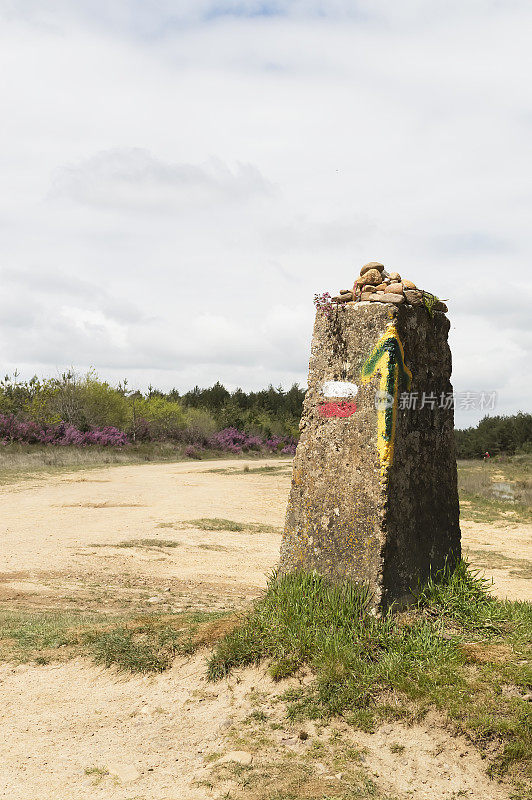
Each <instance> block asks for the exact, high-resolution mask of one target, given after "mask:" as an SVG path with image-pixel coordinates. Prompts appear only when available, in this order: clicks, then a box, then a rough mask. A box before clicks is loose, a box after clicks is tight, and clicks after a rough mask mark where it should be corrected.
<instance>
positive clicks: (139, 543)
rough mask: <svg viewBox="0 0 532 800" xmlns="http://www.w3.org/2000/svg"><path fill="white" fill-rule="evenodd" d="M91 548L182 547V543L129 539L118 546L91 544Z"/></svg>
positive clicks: (118, 543)
mask: <svg viewBox="0 0 532 800" xmlns="http://www.w3.org/2000/svg"><path fill="white" fill-rule="evenodd" d="M90 547H126V548H127V547H143V548H148V549H149V548H152V547H156V548H159V547H181V542H177V541H176V540H175V539H127V540H126V541H125V542H117V543H116V544H91V545H90Z"/></svg>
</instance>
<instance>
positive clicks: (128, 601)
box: [0, 460, 532, 800]
mask: <svg viewBox="0 0 532 800" xmlns="http://www.w3.org/2000/svg"><path fill="white" fill-rule="evenodd" d="M246 464H247V465H248V466H249V472H243V471H242V470H243V468H244V467H245V465H246ZM268 465H271V466H272V467H274V468H276V471H274V472H270V473H268V472H255V471H254V470H256V469H257V467H264V466H268ZM289 483H290V462H289V461H288V460H286V461H284V462H279V461H278V460H275V461H273V460H272V461H270V462H263V461H261V462H256V461H249V462H246V461H239V462H236V461H234V460H231V461H224V462H221V461H218V462H200V463H197V464H196V463H194V464H190V463H179V464H161V465H159V464H156V465H153V464H150V465H145V466H144V465H141V466H127V467H113V468H106V469H101V470H90V471H87V472H77V473H75V474H71V475H62V476H59V477H51V478H49V479H46V480H39V481H34V482H32V481H29V482H25V483H20V484H12V485H10V486H6V487H3V488H2V489H1V490H0V512H1V516H0V519H1V527H0V531H1V533H0V536H1V552H2V567H1V575H0V603H1V604H2V606H3V607H4V608H10V609H11V608H16V607H20V608H25V609H27V608H35V609H42V608H54V609H56V608H75V609H94V610H96V609H97V610H100V611H101V610H102V609H106V610H115V609H118V608H120V609H124V608H127V609H129V610H130V609H135V610H136V609H139V610H147V609H151V610H153V608H154V607H156V608H157V610H160V611H165V610H171V611H178V610H183V609H187V608H198V609H201V608H205V609H209V610H211V609H213V608H224V609H228V608H235V607H236V608H241V607H242V606H244V605H245V604H246V603H247V602H248V601H249V600H250V598H252V597H253V596H255V595H256V594H257V593H259V592H260V590H261V589H262V588H263V587H264V585H265V582H266V575H267V574H268V572H269V571H270V570H271V569H272V568H273V567H274V565H275V563H276V559H277V557H278V552H279V544H280V529H281V527H282V524H283V520H284V511H285V506H286V500H287V495H288V489H289ZM200 518H210V519H213V518H214V519H215V518H224V519H227V520H232V521H234V522H236V523H242V524H244V526H245V525H246V524H249V523H255V524H260V525H262V526H266V529H265V530H261V531H259V532H253V531H250V530H246V529H244V530H236V531H232V532H231V531H225V530H224V531H216V530H214V531H210V530H205V529H204V528H203V527H202V526H201V525H198V524H194V523H190V522H187V521H190V520H197V519H200ZM268 526H270V528H268ZM463 534H464V545H465V546H466V548H468V550H469V551H470V557H471V560H472V562H473V563H477V564H479V565H481V566H483V567H484V568H485V572H486V574H487V575H488V576H492V577H493V578H494V581H495V584H494V589H495V591H496V593H497V594H499V595H500V596H502V597H504V596H508V597H511V598H520V599H526V598H528V599H530V597H531V593H530V585H531V584H530V580H529V578H527V575H529V574H530V566H531V562H532V528H531V527H530V526H529V527H525V526H512V525H508V526H505V527H499V526H497V525H491V526H488V525H481V524H475V523H464V524H463ZM161 539H165V540H170V541H172V542H176V543H177V544H176V546H175V547H171V548H165V549H164V552H162V551H161V549H160V548H155V547H150V546H149V545H145V546H141V547H122V546H119V545H121V543H124V542H129V543H131V541H132V540H144V541H146V540H148V541H150V540H158V541H160V540H161ZM527 565H528V566H527ZM527 570H528V571H527ZM204 658H205V654H204V653H203V654H201V653H200V654H196V655H195V656H194V657H192V658H190V659H180V660H178V661H176V663H175V665H174V667H173V668H172V669H171V670H170V671H168V672H166V673H164V674H162V675H158V676H149V677H138V676H135V677H124V676H119V675H117V674H116V673H115V672H114V671H113V670H103V669H99V668H96V667H94V666H92V665H91V664H89V663H88V662H86V661H82V660H76V661H71V662H68V663H65V664H48V665H43V666H37V665H20V666H13V665H2V666H0V725H1V726H2V728H3V730H8V731H9V735H8V736H7V737H5V738H4V739H3V742H2V743H1V744H0V765H1V766H0V796H1V797H5V798H9V800H88V799H89V798H90V799H91V800H93V798H102V799H103V800H203V799H204V798H222V797H224V796H233V795H232V794H231V792H233V790H234V787H235V781H234V780H233V779H232V778H231V774H230V773H229V774H226V775H225V777H223V776H222V778H221V779H220V780H219V781H218V782H217V783H216V785H215V786H214V788H213V787H212V777H211V776H212V769H213V766H212V765H213V763H214V761H212V760H211V759H215V758H216V757H218V756H220V759H219V761H217V762H216V763H220V762H223V759H224V757H226V758H227V754H228V753H229V752H230V751H232V750H237V751H239V753H240V755H238V759H240V760H242V759H243V760H244V762H243V763H240V764H237V767H238V768H239V769H248V768H249V769H250V775H251V774H252V770H253V769H262V768H264V769H265V770H266V772H267V770H268V769H270V771H272V770H273V771H275V770H277V772H276V774H281V772H282V769H286V764H288V765H289V768H290V769H292V770H293V769H294V763H296V762H295V761H294V758H295V759H296V761H297V759H299V760H300V761H301V763H302V764H304V765H305V769H307V771H308V769H310V767H309V766H308V765H309V764H311V766H312V770H314V772H315V787H316V792H315V794H316V796H326V795H327V793H329V794H330V795H331V796H334V795H335V792H336V794H337V795H338V794H339V792H340V790H341V789H342V781H345V776H344V777H342V775H344V773H342V772H331V768H330V765H328V764H327V763H325V762H324V763H321V762H319V761H316V759H310V756H309V755H308V753H309V752H310V750H309V748H310V747H311V746H312V744H313V743H314V742H316V741H322V742H325V741H329V740H328V739H327V737H330V735H331V727H330V726H329V727H327V726H325V727H324V728H323V729H318V728H316V727H312V726H307V728H308V731H307V732H308V733H309V738H308V739H307V740H305V741H302V740H301V739H300V738H299V737H298V728H296V727H293V726H291V725H290V723H289V722H288V721H287V720H286V718H285V717H284V714H283V710H282V704H280V703H277V702H276V698H277V697H278V696H279V693H280V692H281V691H283V690H284V689H285V688H286V683H284V684H281V685H279V684H275V685H274V684H272V682H271V681H270V680H269V679H268V678H267V677H266V675H265V673H264V671H262V670H245V671H242V672H240V673H238V674H237V675H234V676H232V677H231V679H230V680H228V681H224V682H221V683H220V684H217V685H214V686H213V685H210V684H206V682H205V678H204ZM257 711H258V712H260V714H261V715H263V716H264V718H266V719H267V720H268V725H267V726H266V727H267V728H268V736H269V738H268V739H264V725H262V729H263V731H262V734H261V735H262V739H261V738H260V737H259V739H254V738H253V735H252V732H253V728H252V726H251V727H249V725H248V721H249V719H250V715H252V714H253V713H254V712H257ZM244 723H246V724H244ZM246 731H247V732H248V733H246V734H245V736H244V733H243V732H246ZM339 734H340V736H341V737H342V736H343V737H344V738H346V739H349V742H350V743H351V745H353V746H355V747H356V748H358V749H359V750H360V752H361V753H362V754H363V755H362V756H361V764H362V765H363V766H364V769H366V770H367V771H368V770H369V771H368V775H370V776H371V777H372V779H373V780H374V781H375V783H376V786H377V787H378V788H380V789H382V791H387V792H389V793H390V794H392V795H393V796H395V797H399V798H407V797H419V798H422V800H440V799H441V800H451V799H452V798H455V797H458V796H460V797H466V798H470V800H477V798H478V800H484V799H485V798H486V797H489V798H493V800H499V798H500V799H501V800H503V799H504V798H507V797H508V794H507V793H506V792H505V790H504V789H503V788H502V787H501V786H499V785H497V784H494V783H493V782H491V781H490V780H489V779H488V778H487V776H486V773H485V768H484V764H483V762H482V760H481V758H480V756H479V754H478V752H477V751H475V750H474V749H473V748H471V747H470V746H468V744H467V743H466V742H465V741H463V740H461V739H459V738H455V737H453V736H451V735H450V733H448V732H446V731H445V730H444V729H442V728H441V727H440V728H439V727H438V726H435V725H429V724H424V725H415V726H413V727H409V728H406V727H403V726H401V725H400V724H399V723H397V724H393V725H387V726H383V727H381V728H380V729H379V731H378V732H377V733H375V734H363V733H356V732H355V733H353V732H352V731H348V730H347V729H346V730H342V729H341V726H340V727H339ZM246 737H247V739H246ZM257 742H259V743H257ZM246 759H253V760H252V763H251V764H249V765H246V763H245V761H246ZM309 759H310V760H309ZM273 762H275V764H274V767H271V763H273ZM297 763H299V762H297ZM269 765H270V766H269ZM279 765H280V766H279ZM283 765H284V766H283ZM237 771H238V770H237ZM235 774H236V773H235ZM313 774H314V773H313ZM338 776H340V777H338ZM233 777H234V776H233ZM279 780H281V779H279ZM368 780H369V778H368ZM320 792H321V794H320ZM227 793H229V795H228V794H227ZM234 796H235V797H240V796H241V795H239V794H235V795H234ZM248 796H249V797H250V798H253V796H254V794H253V792H252V791H251V790H250V792H249V793H248V794H247V795H246V797H248ZM287 796H288V795H287Z"/></svg>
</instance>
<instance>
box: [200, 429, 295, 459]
mask: <svg viewBox="0 0 532 800" xmlns="http://www.w3.org/2000/svg"><path fill="white" fill-rule="evenodd" d="M208 446H209V447H211V448H213V449H214V450H223V451H224V452H226V453H235V454H237V455H238V454H239V453H246V452H249V451H250V450H256V451H259V452H260V451H267V452H269V453H278V452H281V453H284V454H285V455H293V454H294V453H295V448H296V440H295V439H294V438H293V437H292V436H271V437H270V438H269V439H263V438H262V437H261V436H257V435H249V434H247V433H243V432H242V431H239V430H237V428H224V429H223V430H221V431H218V433H215V434H214V435H213V436H211V437H210V438H209V440H208ZM283 448H284V449H283Z"/></svg>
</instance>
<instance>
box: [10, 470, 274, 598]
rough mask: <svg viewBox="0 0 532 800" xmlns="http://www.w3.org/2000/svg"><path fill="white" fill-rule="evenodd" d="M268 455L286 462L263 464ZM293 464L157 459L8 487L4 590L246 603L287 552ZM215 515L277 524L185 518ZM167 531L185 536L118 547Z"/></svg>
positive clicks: (26, 594)
mask: <svg viewBox="0 0 532 800" xmlns="http://www.w3.org/2000/svg"><path fill="white" fill-rule="evenodd" d="M246 465H247V466H249V468H250V472H249V473H244V472H243V469H244V467H245V466H246ZM269 465H270V466H272V467H274V468H275V469H276V471H275V472H273V473H263V472H253V470H255V469H257V468H258V469H260V468H262V467H267V466H269ZM289 470H290V461H288V460H283V461H279V460H272V461H260V462H257V461H249V462H246V461H238V462H235V461H215V462H212V461H211V462H201V463H198V464H190V463H188V462H187V463H177V464H150V465H146V466H144V465H140V466H138V465H135V466H128V467H113V468H110V469H109V468H107V469H101V470H91V471H87V472H83V473H75V474H73V475H62V476H60V477H54V478H50V479H48V480H43V481H39V482H36V483H32V482H25V483H21V484H15V485H11V486H7V487H3V488H2V489H1V490H0V519H1V523H0V530H1V533H0V536H1V542H2V566H1V567H0V600H5V601H10V603H11V604H13V603H18V604H23V605H25V606H27V604H28V602H30V603H32V604H34V605H36V606H40V607H43V606H47V605H53V606H54V607H57V605H58V604H61V605H62V606H63V607H67V606H68V607H77V608H83V609H93V608H98V609H101V607H102V604H103V605H106V606H109V607H112V606H113V605H124V603H126V602H127V603H129V605H130V607H132V606H135V607H139V608H142V607H143V606H144V605H145V603H146V601H147V600H148V599H150V598H152V597H153V596H154V595H155V596H157V595H160V599H161V604H162V607H163V608H165V609H172V610H181V609H183V608H187V607H190V606H192V607H196V608H209V609H211V608H213V607H223V608H232V607H234V606H241V605H242V604H243V603H244V602H246V600H248V599H249V598H250V597H252V596H254V595H255V594H256V593H257V592H258V591H259V590H260V589H261V588H262V587H264V585H265V582H266V575H267V573H269V572H270V570H271V569H272V567H273V566H274V564H275V562H276V559H277V556H278V552H279V541H280V539H279V537H280V529H281V526H282V525H283V522H284V511H285V505H286V498H287V492H288V486H289V480H290V471H289ZM226 471H231V473H232V471H236V473H237V474H227V473H226ZM204 517H208V518H224V519H229V520H233V521H235V522H237V523H239V522H241V523H250V522H251V523H263V524H265V525H266V526H270V527H272V528H274V529H275V530H273V531H270V532H268V531H266V532H259V533H250V532H248V531H239V532H228V531H207V530H202V529H201V528H198V527H195V526H194V525H187V526H183V524H182V523H183V521H185V520H194V519H198V518H204ZM157 539H159V540H170V541H171V542H177V543H178V544H177V546H176V547H173V548H165V549H164V552H161V550H160V549H158V550H154V549H150V548H149V547H140V548H137V547H135V548H132V547H129V548H127V547H117V546H116V545H120V544H121V543H124V542H128V541H129V542H131V540H157Z"/></svg>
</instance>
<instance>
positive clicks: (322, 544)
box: [280, 302, 460, 609]
mask: <svg viewBox="0 0 532 800" xmlns="http://www.w3.org/2000/svg"><path fill="white" fill-rule="evenodd" d="M448 331H449V321H448V319H447V317H446V316H445V314H444V313H442V312H439V311H435V312H433V315H432V316H431V315H430V314H429V313H428V311H427V310H426V308H424V307H423V306H410V305H406V304H404V305H400V306H395V305H389V304H384V303H369V302H360V303H352V304H350V305H348V306H346V307H345V310H342V309H341V308H339V309H338V310H336V309H335V310H334V311H332V312H331V314H330V315H329V316H327V314H326V313H324V312H323V311H318V312H317V315H316V322H315V326H314V336H313V340H312V353H311V358H310V371H309V381H308V391H307V393H306V396H305V401H304V405H303V415H302V418H301V423H300V430H301V438H300V441H299V444H298V447H297V452H296V455H295V459H294V466H293V477H292V488H291V492H290V499H289V502H288V509H287V514H286V525H285V530H284V535H283V541H282V546H281V561H280V573H281V574H283V573H286V572H291V571H296V570H305V571H311V570H316V571H317V572H319V573H321V574H323V575H327V576H329V577H330V578H332V579H333V580H340V579H343V578H350V579H352V580H355V581H358V582H361V583H365V584H367V585H369V588H370V590H371V592H372V595H373V599H374V607H375V608H376V609H377V608H383V607H386V606H389V605H390V603H391V602H394V601H395V602H396V603H397V604H398V605H399V606H403V605H405V604H407V603H408V601H409V599H410V598H411V594H412V589H415V588H416V587H417V585H418V581H423V580H425V579H426V578H427V577H428V575H429V573H430V571H431V570H432V572H434V571H436V570H439V569H441V568H442V567H443V566H444V565H445V563H446V561H447V562H448V563H450V564H453V563H454V562H455V561H456V560H457V559H458V558H459V557H460V527H459V507H458V491H457V473H456V458H455V445H454V434H453V428H454V411H453V404H452V386H451V383H450V375H451V352H450V349H449V346H448V344H447V335H448ZM414 399H415V400H416V408H409V407H408V406H409V405H411V404H412V403H413V401H414Z"/></svg>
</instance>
